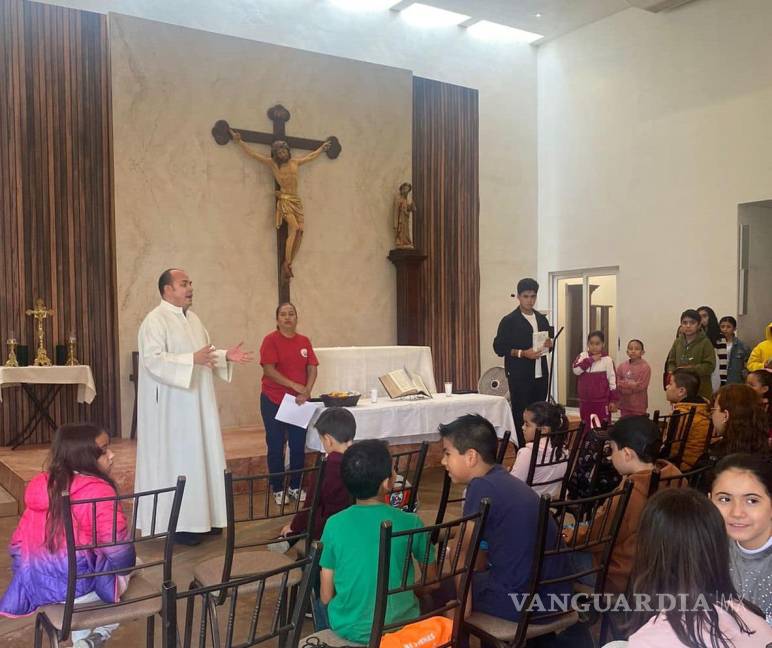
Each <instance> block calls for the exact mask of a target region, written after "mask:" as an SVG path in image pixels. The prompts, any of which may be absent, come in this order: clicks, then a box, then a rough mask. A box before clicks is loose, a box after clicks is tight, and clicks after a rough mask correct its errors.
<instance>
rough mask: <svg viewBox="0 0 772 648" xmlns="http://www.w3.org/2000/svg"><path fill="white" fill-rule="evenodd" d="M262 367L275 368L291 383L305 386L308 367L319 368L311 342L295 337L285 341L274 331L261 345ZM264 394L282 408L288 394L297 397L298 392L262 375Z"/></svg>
mask: <svg viewBox="0 0 772 648" xmlns="http://www.w3.org/2000/svg"><path fill="white" fill-rule="evenodd" d="M260 364H262V365H267V364H272V365H274V366H275V367H276V370H277V371H278V372H279V373H280V374H281V375H282V376H284V377H285V378H289V379H290V380H291V381H292V382H296V383H299V384H301V385H305V384H306V381H307V380H308V373H307V372H306V368H307V367H308V365H314V366H318V365H319V360H317V359H316V354H315V353H314V348H313V347H312V346H311V340H309V339H308V338H307V337H306V336H305V335H300V334H299V333H296V334H295V335H294V336H292V337H291V338H288V337H284V336H283V335H282V334H281V333H279V331H273V333H269V334H268V335H266V336H265V337H264V338H263V343H262V344H261V345H260ZM263 393H264V394H265V395H266V396H267V397H268V399H269V400H270V401H271V402H272V403H275V404H276V405H279V404H280V403H281V401H282V399H283V398H284V395H285V394H290V395H292V396H297V392H295V391H293V390H292V389H289V388H288V387H285V386H284V385H280V384H279V383H277V382H274V381H273V380H271V379H270V378H268V377H266V376H265V375H263Z"/></svg>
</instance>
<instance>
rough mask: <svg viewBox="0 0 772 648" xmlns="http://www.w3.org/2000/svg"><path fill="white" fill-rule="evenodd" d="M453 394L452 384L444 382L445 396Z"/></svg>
mask: <svg viewBox="0 0 772 648" xmlns="http://www.w3.org/2000/svg"><path fill="white" fill-rule="evenodd" d="M452 393H453V383H452V382H446V383H445V396H450V395H451V394H452Z"/></svg>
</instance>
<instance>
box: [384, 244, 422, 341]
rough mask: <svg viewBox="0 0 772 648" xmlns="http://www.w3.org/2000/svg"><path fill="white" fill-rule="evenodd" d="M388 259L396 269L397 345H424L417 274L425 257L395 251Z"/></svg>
mask: <svg viewBox="0 0 772 648" xmlns="http://www.w3.org/2000/svg"><path fill="white" fill-rule="evenodd" d="M388 259H389V261H391V262H392V263H393V264H394V265H395V266H396V267H397V344H406V345H422V344H425V341H424V334H423V323H424V317H425V313H424V311H423V304H421V300H420V295H419V281H418V274H419V270H420V268H421V264H422V263H423V262H424V261H425V260H426V255H425V254H423V253H422V252H420V251H419V250H413V249H396V250H392V251H391V252H389V256H388Z"/></svg>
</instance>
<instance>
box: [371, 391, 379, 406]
mask: <svg viewBox="0 0 772 648" xmlns="http://www.w3.org/2000/svg"><path fill="white" fill-rule="evenodd" d="M370 402H371V403H377V402H378V390H377V389H371V390H370Z"/></svg>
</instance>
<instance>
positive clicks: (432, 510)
mask: <svg viewBox="0 0 772 648" xmlns="http://www.w3.org/2000/svg"><path fill="white" fill-rule="evenodd" d="M442 476H443V471H442V469H440V468H428V469H427V470H426V472H425V473H424V481H423V482H422V486H421V492H420V509H419V514H420V515H421V518H422V519H423V520H424V521H425V522H426V523H427V524H429V523H433V522H434V517H435V515H436V510H437V503H438V501H439V494H440V490H441V487H442ZM454 512H457V511H453V510H450V511H449V513H450V514H451V515H452V514H453V513H454ZM17 520H18V518H14V517H10V518H3V519H0V542H2V543H3V545H7V542H8V539H9V538H10V536H11V533H12V532H13V530H14V528H15V526H16V522H17ZM275 527H276V530H278V528H279V527H280V524H278V525H275ZM264 528H265V530H266V533H269V532H270V531H271V529H269V528H267V527H264ZM223 542H224V539H223V538H222V537H214V538H211V539H208V540H206V541H205V542H204V543H202V544H201V545H199V546H197V547H178V548H176V549H175V555H174V573H173V578H174V581H175V582H176V583H177V585H178V587H179V588H181V589H184V588H187V586H188V584H189V583H190V581H191V580H192V576H193V569H194V567H195V566H196V565H197V564H198V563H200V562H201V561H203V560H206V559H207V558H211V557H214V556H219V555H223ZM161 550H162V548H161V546H160V545H159V544H158V543H157V542H156V543H154V544H152V545H151V543H146V544H144V545H141V548H140V549H139V552H138V553H139V556H140V558H142V559H144V560H145V561H149V560H153V559H155V558H157V557H159V556H160V555H161ZM10 577H11V573H10V564H9V558H8V554H7V552H2V555H0V591H4V590H5V588H6V587H7V585H8V582H9V580H10ZM241 605H243V606H244V610H243V614H240V615H239V617H240V619H241V620H242V621H243V622H245V623H246V621H247V620H248V617H249V610H248V609H247V605H248V604H247V603H246V602H244V603H241ZM178 618H179V619H180V622H182V620H183V619H184V609H183V608H182V606H179V610H178ZM33 622H34V617H33V618H30V619H19V620H5V619H4V620H0V645H2V646H4V647H5V648H22V647H24V648H27V647H29V646H31V645H32V635H33V633H32V626H33ZM160 631H161V628H160V622H158V621H157V622H156V645H157V646H160V645H161V644H160ZM309 632H310V629H309ZM144 638H145V626H144V622H131V623H126V624H124V625H122V626H121V627H119V628H118V630H117V631H116V632H115V634H114V635H113V639H112V640H111V641H110V644H109V645H110V646H114V647H115V648H119V647H121V646H126V647H127V648H128V647H132V648H133V647H135V646H142V645H144Z"/></svg>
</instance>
